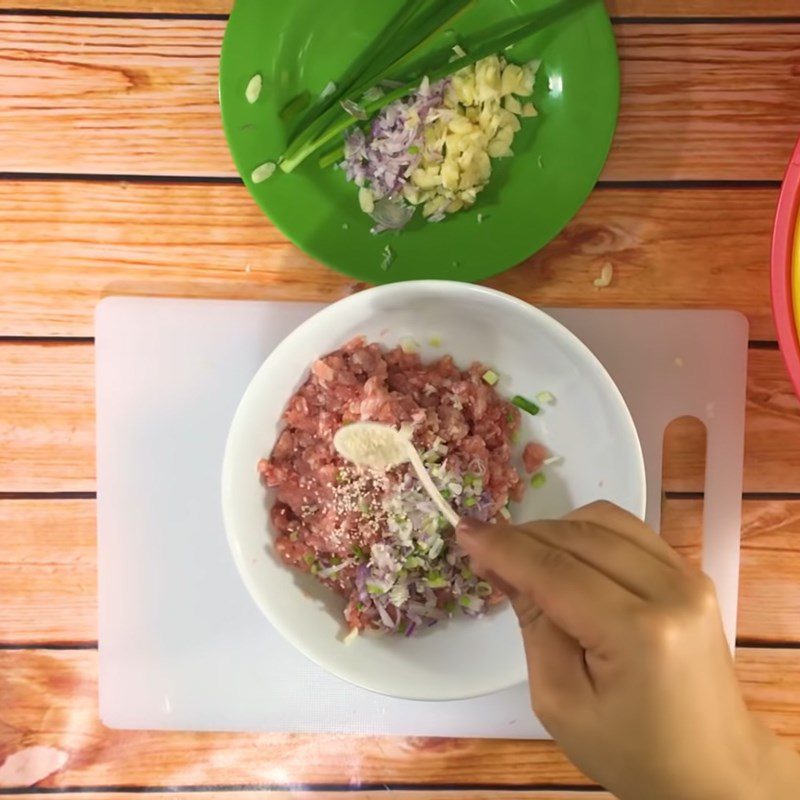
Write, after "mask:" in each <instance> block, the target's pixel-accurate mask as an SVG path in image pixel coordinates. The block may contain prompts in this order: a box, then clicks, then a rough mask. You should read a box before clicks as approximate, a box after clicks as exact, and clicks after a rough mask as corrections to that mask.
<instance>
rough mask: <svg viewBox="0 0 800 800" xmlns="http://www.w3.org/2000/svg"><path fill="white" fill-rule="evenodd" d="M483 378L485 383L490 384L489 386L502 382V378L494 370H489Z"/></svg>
mask: <svg viewBox="0 0 800 800" xmlns="http://www.w3.org/2000/svg"><path fill="white" fill-rule="evenodd" d="M481 378H482V379H483V382H484V383H488V384H489V386H494V385H495V384H496V383H497V381H499V380H500V376H499V375H498V374H497V373H496V372H495V371H494V370H491V369H487V370H486V372H484V373H483V375H481Z"/></svg>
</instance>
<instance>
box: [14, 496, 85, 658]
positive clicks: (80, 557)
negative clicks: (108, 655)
mask: <svg viewBox="0 0 800 800" xmlns="http://www.w3.org/2000/svg"><path fill="white" fill-rule="evenodd" d="M0 530H2V531H3V535H2V537H0V643H2V644H15V645H27V644H30V643H38V644H73V643H78V642H91V641H94V640H96V639H97V577H96V573H97V557H96V549H95V503H94V500H3V501H1V502H0Z"/></svg>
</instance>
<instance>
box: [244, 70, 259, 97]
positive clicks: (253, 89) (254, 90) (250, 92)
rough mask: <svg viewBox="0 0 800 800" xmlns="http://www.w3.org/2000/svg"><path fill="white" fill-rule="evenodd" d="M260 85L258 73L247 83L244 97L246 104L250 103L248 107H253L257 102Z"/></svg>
mask: <svg viewBox="0 0 800 800" xmlns="http://www.w3.org/2000/svg"><path fill="white" fill-rule="evenodd" d="M261 84H262V80H261V75H259V74H258V73H256V74H255V75H253V77H252V78H250V80H249V81H248V83H247V89H245V92H244V96H245V97H246V98H247V102H248V103H250V105H253V103H255V102H256V100H258V98H259V97H260V96H261Z"/></svg>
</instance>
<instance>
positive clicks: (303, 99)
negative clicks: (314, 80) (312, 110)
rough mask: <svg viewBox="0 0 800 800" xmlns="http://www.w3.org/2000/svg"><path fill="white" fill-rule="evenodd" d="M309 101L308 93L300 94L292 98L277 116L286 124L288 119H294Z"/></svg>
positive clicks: (309, 95)
mask: <svg viewBox="0 0 800 800" xmlns="http://www.w3.org/2000/svg"><path fill="white" fill-rule="evenodd" d="M310 99H311V94H310V93H309V92H301V93H300V94H298V95H297V97H294V98H292V99H291V100H290V101H289V102H288V103H287V104H286V105H285V106H284V107H283V108H282V109H281V110H280V113H279V114H278V116H279V117H280V118H281V119H282V120H283V121H284V122H288V121H289V120H290V119H292V118H294V117H296V116H297V115H298V114H299V113H300V112H301V111H302V110H303V109H304V108H305V107H306V106H307V105H308V101H309V100H310Z"/></svg>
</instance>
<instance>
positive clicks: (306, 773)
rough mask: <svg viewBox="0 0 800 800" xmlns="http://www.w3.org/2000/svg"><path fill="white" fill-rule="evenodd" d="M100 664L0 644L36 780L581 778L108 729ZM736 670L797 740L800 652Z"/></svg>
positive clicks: (316, 743) (479, 746)
mask: <svg viewBox="0 0 800 800" xmlns="http://www.w3.org/2000/svg"><path fill="white" fill-rule="evenodd" d="M96 669H97V654H96V653H95V652H93V651H60V652H59V651H55V652H54V651H36V650H21V651H4V652H0V695H2V696H3V697H4V699H5V700H6V702H4V703H3V704H2V706H0V762H2V759H3V758H5V757H8V756H9V755H11V754H13V753H19V752H20V751H23V750H26V749H28V748H33V747H48V748H52V749H53V751H54V752H52V753H51V754H50V755H51V759H50V764H51V768H52V769H53V771H52V772H49V774H45V775H37V776H35V777H37V778H39V780H38V781H37V782H36V785H37V787H39V788H56V787H65V788H78V787H84V786H85V787H102V786H138V787H145V786H155V787H159V786H191V785H193V784H197V783H202V784H208V785H215V786H225V785H240V786H241V785H244V786H247V785H250V786H269V785H278V786H281V785H286V784H293V785H298V784H299V785H302V784H340V785H345V786H348V785H349V786H352V785H353V784H356V785H357V784H358V783H366V784H402V783H414V784H428V783H430V784H446V785H450V786H452V785H458V784H467V785H469V784H492V785H494V784H497V785H517V786H519V785H520V784H531V783H534V782H535V783H537V784H540V785H553V784H567V785H575V786H577V785H580V784H586V778H584V777H583V776H582V775H581V774H580V773H579V772H578V771H577V770H576V769H575V768H574V767H573V766H572V765H571V764H569V762H568V761H567V760H566V758H565V757H564V756H563V754H562V753H561V752H560V750H559V749H558V748H557V746H556V745H554V744H552V743H550V742H519V741H505V740H499V741H490V740H469V739H430V738H421V737H418V738H405V739H396V738H377V739H375V738H373V739H369V738H361V739H359V738H355V737H349V736H310V735H291V736H286V735H283V736H282V735H270V734H260V735H247V734H209V733H171V732H153V731H113V730H108V729H106V728H104V727H103V726H102V724H101V723H100V721H99V719H98V713H97V702H96V696H97V685H96ZM737 671H738V674H739V677H740V679H741V681H742V685H743V689H744V693H745V697H746V699H747V702H748V704H749V706H750V707H751V708H752V709H753V710H754V711H755V712H756V713H758V714H759V715H760V716H762V717H763V718H764V720H765V722H766V723H767V724H768V725H770V726H771V727H772V728H773V729H774V730H775V731H777V732H778V733H779V734H780V735H782V736H784V737H786V738H787V740H789V741H790V742H792V743H793V744H794V745H795V746H800V651H798V650H769V649H749V648H746V649H743V650H739V651H738V653H737ZM777 676H780V680H777ZM65 757H66V758H65ZM22 758H23V759H24V758H25V756H24V755H23V756H22ZM32 782H33V781H31V780H28V782H27V783H28V785H30V784H31V783H32Z"/></svg>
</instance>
